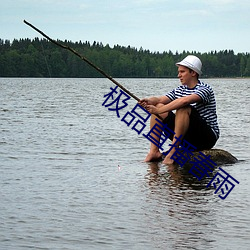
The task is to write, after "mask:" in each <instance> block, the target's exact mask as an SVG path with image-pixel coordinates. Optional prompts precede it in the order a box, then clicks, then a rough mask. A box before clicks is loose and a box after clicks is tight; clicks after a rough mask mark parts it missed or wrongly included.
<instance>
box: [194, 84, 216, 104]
mask: <svg viewBox="0 0 250 250" xmlns="http://www.w3.org/2000/svg"><path fill="white" fill-rule="evenodd" d="M195 94H197V95H198V96H199V97H200V98H201V100H202V102H203V103H205V104H206V103H209V102H210V100H211V96H212V95H213V90H212V89H211V88H209V87H205V86H204V87H201V88H199V89H197V90H196V91H195Z"/></svg>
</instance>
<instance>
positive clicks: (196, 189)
mask: <svg viewBox="0 0 250 250" xmlns="http://www.w3.org/2000/svg"><path fill="white" fill-rule="evenodd" d="M210 178H211V177H209V178H204V179H203V180H201V181H198V179H197V178H196V177H194V176H193V175H192V174H189V173H188V169H185V168H180V167H178V166H176V165H172V166H165V165H162V164H161V163H149V169H148V173H147V175H146V180H147V182H148V186H149V190H150V193H149V194H148V202H150V203H152V202H153V203H155V206H154V209H153V210H152V211H148V212H149V214H147V216H146V218H147V217H148V218H152V217H153V219H152V220H150V221H149V222H148V224H149V225H150V227H155V228H159V226H160V227H163V228H164V231H165V232H166V241H168V240H170V238H171V241H169V242H171V244H173V245H172V246H171V247H173V248H175V247H177V248H178V247H191V248H192V249H195V248H197V247H198V248H199V247H201V245H202V244H203V245H204V244H206V246H208V244H209V243H211V242H213V229H214V227H215V224H214V222H213V217H214V215H215V210H214V209H213V207H212V204H213V203H212V202H213V200H214V199H218V197H216V196H214V195H213V192H214V190H213V189H208V188H206V186H207V184H208V183H209V180H210ZM150 207H152V206H150ZM166 217H167V218H168V223H163V222H164V221H165V222H166ZM157 223H159V224H158V225H157ZM152 224H153V225H152ZM152 230H153V228H152ZM167 239H168V240H167ZM152 240H157V237H156V236H154V237H153V239H152ZM158 240H160V241H162V238H159V239H158ZM156 244H157V243H156Z"/></svg>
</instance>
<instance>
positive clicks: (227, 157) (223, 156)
mask: <svg viewBox="0 0 250 250" xmlns="http://www.w3.org/2000/svg"><path fill="white" fill-rule="evenodd" d="M200 152H202V153H203V154H204V155H206V156H210V159H211V160H212V161H213V162H215V163H216V164H217V166H219V165H223V164H233V163H236V162H237V161H238V159H237V158H236V157H234V156H233V155H232V154H230V153H229V152H227V151H226V150H223V149H215V148H213V149H209V150H202V151H195V152H193V156H192V157H191V159H190V160H189V161H188V162H187V163H185V166H186V165H187V166H188V165H191V163H189V162H191V161H195V158H197V159H200V158H199V157H198V156H200V157H202V155H201V154H200Z"/></svg>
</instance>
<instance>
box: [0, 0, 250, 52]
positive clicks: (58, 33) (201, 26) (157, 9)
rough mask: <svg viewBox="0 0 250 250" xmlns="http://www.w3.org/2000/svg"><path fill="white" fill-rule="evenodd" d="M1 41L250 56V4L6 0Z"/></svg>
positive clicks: (222, 0) (224, 0) (0, 10)
mask: <svg viewBox="0 0 250 250" xmlns="http://www.w3.org/2000/svg"><path fill="white" fill-rule="evenodd" d="M0 3H1V5H0V32H1V33H0V38H2V39H9V40H12V39H13V38H17V39H19V38H34V37H41V35H39V34H38V33H36V32H35V31H34V30H32V29H31V28H30V27H29V26H27V25H25V24H24V23H23V20H24V19H25V20H27V21H28V22H30V23H32V24H33V25H34V26H36V27H37V28H39V29H41V30H42V31H43V32H44V33H46V34H47V35H49V36H50V37H52V38H54V39H61V40H65V39H67V40H71V41H73V42H75V41H79V40H82V41H90V42H91V43H92V42H93V41H98V42H102V43H103V44H104V45H106V44H107V43H108V44H109V45H110V46H113V45H115V44H119V45H122V46H128V45H130V46H132V47H136V48H138V49H139V48H140V47H143V49H149V50H150V51H159V52H163V51H169V50H171V51H172V52H174V53H175V52H176V51H177V50H178V51H179V52H182V51H183V50H186V51H187V50H188V51H194V50H195V51H199V52H210V51H211V50H217V51H218V50H225V49H232V50H234V51H235V52H236V53H238V52H250V1H249V0H183V1H181V0H180V1H177V0H0Z"/></svg>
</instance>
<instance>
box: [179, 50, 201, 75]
mask: <svg viewBox="0 0 250 250" xmlns="http://www.w3.org/2000/svg"><path fill="white" fill-rule="evenodd" d="M179 65H181V66H185V67H187V68H189V69H192V70H193V71H195V72H196V73H198V74H199V75H201V74H202V71H201V67H202V63H201V60H200V59H199V58H198V57H197V56H193V55H189V56H187V57H185V58H184V59H183V60H182V61H181V62H178V63H176V66H179Z"/></svg>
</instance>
